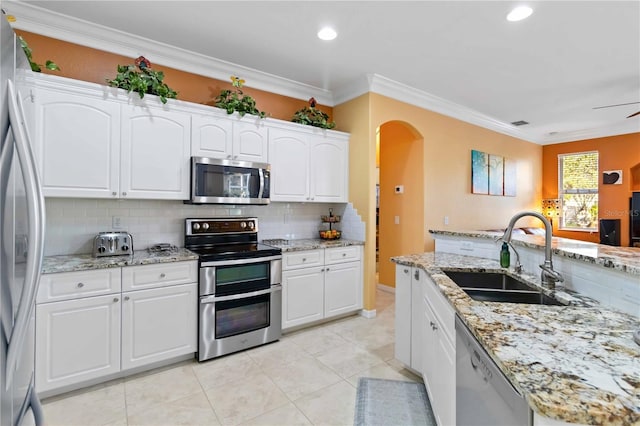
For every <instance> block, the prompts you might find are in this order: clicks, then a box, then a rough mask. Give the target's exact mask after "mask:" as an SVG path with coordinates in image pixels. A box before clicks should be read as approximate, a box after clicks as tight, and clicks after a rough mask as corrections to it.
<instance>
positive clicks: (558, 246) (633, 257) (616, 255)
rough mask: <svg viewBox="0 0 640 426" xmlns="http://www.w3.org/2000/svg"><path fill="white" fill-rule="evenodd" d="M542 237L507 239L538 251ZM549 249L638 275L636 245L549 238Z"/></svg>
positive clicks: (489, 235)
mask: <svg viewBox="0 0 640 426" xmlns="http://www.w3.org/2000/svg"><path fill="white" fill-rule="evenodd" d="M429 232H430V233H431V234H434V235H447V236H452V237H470V238H484V239H495V238H496V237H497V236H502V233H501V232H500V233H497V232H490V231H442V230H432V229H430V230H429ZM544 240H545V239H544V235H528V234H513V236H512V238H511V242H512V243H513V244H514V245H517V246H522V247H529V248H534V249H540V250H544ZM551 248H552V251H553V254H554V255H557V256H562V257H566V258H569V259H576V260H581V261H584V262H587V263H592V264H596V265H600V266H602V267H605V268H611V269H616V270H618V271H621V272H626V273H628V274H633V275H640V248H637V247H615V246H607V245H603V244H596V243H591V242H588V241H579V240H572V239H569V238H561V237H553V238H552V239H551Z"/></svg>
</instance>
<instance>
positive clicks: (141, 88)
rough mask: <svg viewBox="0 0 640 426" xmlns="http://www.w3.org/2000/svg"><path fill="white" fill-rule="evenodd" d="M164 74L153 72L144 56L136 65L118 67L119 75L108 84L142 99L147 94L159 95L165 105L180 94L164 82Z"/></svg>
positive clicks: (108, 81)
mask: <svg viewBox="0 0 640 426" xmlns="http://www.w3.org/2000/svg"><path fill="white" fill-rule="evenodd" d="M163 79H164V73H163V72H162V71H153V70H152V69H151V62H149V61H148V60H147V59H146V58H145V57H144V56H140V57H138V58H137V59H136V60H135V65H118V74H116V77H115V78H114V79H112V80H110V79H107V83H108V84H109V86H112V87H119V88H120V89H124V90H126V91H127V92H136V93H138V94H139V95H140V99H142V98H144V95H145V94H147V93H148V94H150V95H157V96H159V97H160V101H161V102H162V103H163V104H166V103H167V99H176V97H177V96H178V93H177V92H176V91H175V90H173V89H171V88H170V87H169V86H167V84H166V83H164V82H163V81H162V80H163Z"/></svg>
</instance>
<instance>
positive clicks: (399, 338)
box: [395, 265, 412, 366]
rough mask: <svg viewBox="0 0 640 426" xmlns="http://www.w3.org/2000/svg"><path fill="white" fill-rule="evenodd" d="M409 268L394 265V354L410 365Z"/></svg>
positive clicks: (399, 359) (410, 279)
mask: <svg viewBox="0 0 640 426" xmlns="http://www.w3.org/2000/svg"><path fill="white" fill-rule="evenodd" d="M411 281H412V278H411V268H410V267H409V266H405V265H396V317H395V319H396V320H395V327H396V335H395V337H396V338H395V356H396V359H397V360H398V361H400V362H402V363H403V364H404V365H407V366H410V365H411Z"/></svg>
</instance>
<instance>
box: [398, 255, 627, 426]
mask: <svg viewBox="0 0 640 426" xmlns="http://www.w3.org/2000/svg"><path fill="white" fill-rule="evenodd" d="M392 261H394V262H395V263H397V264H401V265H407V266H412V267H418V268H421V269H424V270H425V271H426V272H427V273H428V275H429V276H430V277H431V279H432V280H433V281H434V282H435V283H436V284H437V286H438V289H439V290H440V292H441V293H442V294H444V296H445V297H446V298H447V299H448V301H449V303H450V304H451V305H452V306H453V308H454V309H455V311H456V312H457V313H458V314H459V316H460V317H461V318H462V319H463V321H464V322H465V323H466V324H467V326H468V327H469V329H470V330H471V331H472V333H473V334H474V335H475V336H476V338H477V339H478V340H479V341H480V342H481V344H482V345H483V346H484V347H485V348H486V349H487V352H488V353H489V354H490V356H491V357H492V358H493V360H494V361H495V362H496V364H497V365H498V367H499V368H500V369H501V370H502V371H503V373H504V374H505V375H506V376H507V377H508V378H509V380H510V381H511V383H512V384H513V385H514V386H515V387H516V388H518V389H519V390H520V391H521V392H522V393H523V395H525V397H526V399H527V401H528V403H529V405H530V407H531V408H532V409H533V410H534V411H536V412H537V413H538V414H540V415H542V416H545V417H550V418H553V419H557V420H561V421H565V422H569V423H582V424H593V425H595V424H616V425H638V424H640V346H638V345H637V344H636V343H635V342H634V341H633V331H634V330H637V329H638V327H640V320H639V319H638V318H637V317H634V316H632V315H628V314H624V313H620V312H617V311H615V310H613V309H605V308H603V307H601V306H600V305H598V303H597V302H595V301H591V300H589V299H587V298H581V297H580V296H579V295H577V294H565V292H564V291H558V292H557V293H558V294H557V296H558V298H559V299H561V300H562V299H563V298H565V301H568V302H569V303H571V305H570V306H547V305H527V304H515V303H497V302H479V301H475V300H472V299H471V298H470V297H469V296H468V295H467V294H466V293H464V292H463V291H462V290H461V289H460V288H459V287H458V286H457V285H456V284H455V283H454V282H453V281H452V280H451V279H450V278H449V277H448V276H446V275H445V274H444V273H443V270H472V271H487V272H491V271H496V272H497V271H501V272H504V269H503V268H500V266H499V264H498V262H497V261H495V260H490V259H482V258H477V257H470V256H462V255H456V254H448V253H422V254H415V255H409V256H399V257H394V258H392ZM509 274H511V275H516V274H515V273H514V272H513V271H512V270H510V271H509ZM525 278H527V280H532V281H535V279H536V277H533V276H526V277H525ZM535 284H537V285H539V281H537V282H535Z"/></svg>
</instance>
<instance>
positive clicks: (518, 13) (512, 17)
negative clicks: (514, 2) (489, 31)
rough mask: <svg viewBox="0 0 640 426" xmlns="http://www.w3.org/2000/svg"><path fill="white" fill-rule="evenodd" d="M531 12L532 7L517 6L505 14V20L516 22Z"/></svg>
mask: <svg viewBox="0 0 640 426" xmlns="http://www.w3.org/2000/svg"><path fill="white" fill-rule="evenodd" d="M532 13H533V9H531V8H530V7H528V6H518V7H516V8H515V9H513V10H512V11H511V12H509V14H508V15H507V21H511V22H516V21H522V20H523V19H526V18H528V17H529V16H531V14H532Z"/></svg>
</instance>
